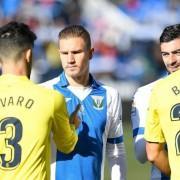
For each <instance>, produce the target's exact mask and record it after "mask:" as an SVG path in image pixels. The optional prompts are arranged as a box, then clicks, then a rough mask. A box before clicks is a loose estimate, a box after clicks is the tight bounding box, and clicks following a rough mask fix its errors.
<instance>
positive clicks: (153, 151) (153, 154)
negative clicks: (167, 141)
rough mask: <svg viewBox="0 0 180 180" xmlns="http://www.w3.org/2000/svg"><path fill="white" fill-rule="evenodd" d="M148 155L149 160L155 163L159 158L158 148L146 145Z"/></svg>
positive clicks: (149, 144)
mask: <svg viewBox="0 0 180 180" xmlns="http://www.w3.org/2000/svg"><path fill="white" fill-rule="evenodd" d="M146 154H147V160H148V161H149V162H151V163H154V162H155V160H156V159H157V158H158V155H159V151H158V149H157V148H154V147H153V145H151V143H148V142H147V143H146Z"/></svg>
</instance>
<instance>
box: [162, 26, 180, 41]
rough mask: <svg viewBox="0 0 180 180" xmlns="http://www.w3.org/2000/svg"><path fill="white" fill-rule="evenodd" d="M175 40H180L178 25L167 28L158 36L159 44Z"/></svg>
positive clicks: (179, 27)
mask: <svg viewBox="0 0 180 180" xmlns="http://www.w3.org/2000/svg"><path fill="white" fill-rule="evenodd" d="M176 38H180V24H175V25H171V26H167V27H166V28H165V29H164V30H163V32H162V34H161V36H160V43H163V42H169V41H172V40H174V39H176Z"/></svg>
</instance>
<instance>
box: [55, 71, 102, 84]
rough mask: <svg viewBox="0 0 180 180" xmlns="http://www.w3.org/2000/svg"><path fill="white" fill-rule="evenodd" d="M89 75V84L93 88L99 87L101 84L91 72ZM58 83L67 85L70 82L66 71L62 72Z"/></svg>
mask: <svg viewBox="0 0 180 180" xmlns="http://www.w3.org/2000/svg"><path fill="white" fill-rule="evenodd" d="M89 77H90V78H89V82H90V83H89V84H90V86H91V87H92V88H97V87H99V86H100V84H99V83H98V82H97V81H96V80H95V79H94V78H93V76H92V75H91V74H89ZM58 85H60V86H61V87H67V86H68V85H69V82H68V80H67V78H66V76H65V73H64V72H62V73H61V75H60V81H59V82H58Z"/></svg>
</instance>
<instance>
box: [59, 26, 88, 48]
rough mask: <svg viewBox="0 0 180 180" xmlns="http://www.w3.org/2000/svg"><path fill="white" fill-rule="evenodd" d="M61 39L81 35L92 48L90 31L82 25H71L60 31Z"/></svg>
mask: <svg viewBox="0 0 180 180" xmlns="http://www.w3.org/2000/svg"><path fill="white" fill-rule="evenodd" d="M58 37H59V40H61V39H68V38H73V37H81V38H82V39H83V40H84V42H85V43H86V47H87V48H88V49H90V48H91V38H90V34H89V32H88V31H87V30H86V29H85V28H84V27H83V26H81V25H70V26H67V27H65V28H64V29H63V30H62V31H60V32H59V35H58Z"/></svg>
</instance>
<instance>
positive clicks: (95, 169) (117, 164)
mask: <svg viewBox="0 0 180 180" xmlns="http://www.w3.org/2000/svg"><path fill="white" fill-rule="evenodd" d="M93 52H94V49H93V48H92V47H91V39H90V35H89V33H88V32H87V30H86V29H85V28H84V27H82V26H80V25H71V26H68V27H66V28H64V29H63V30H62V31H61V32H60V33H59V53H60V59H61V63H62V67H63V69H64V71H63V72H62V74H60V76H59V77H56V78H54V79H52V80H50V81H47V82H45V83H43V85H44V86H47V87H51V88H53V89H56V90H58V91H59V92H60V93H62V94H63V95H64V96H65V99H66V103H67V107H68V112H69V114H71V113H72V112H73V111H74V109H75V107H76V106H77V105H78V104H80V110H79V112H78V115H79V118H80V119H81V124H80V126H79V128H78V129H77V132H78V136H79V140H78V143H77V145H76V147H75V150H74V151H73V152H72V153H70V154H68V155H67V154H64V153H62V152H60V151H58V150H56V149H53V150H52V154H53V158H54V162H53V163H52V166H51V179H57V180H58V179H63V180H72V179H76V180H103V179H104V165H105V157H106V155H107V158H108V164H109V167H110V173H111V179H112V180H124V179H126V160H125V149H124V143H123V129H122V107H121V98H120V95H119V93H118V91H117V90H115V89H113V88H111V87H109V86H106V85H102V84H101V83H99V82H97V81H96V80H95V79H94V78H93V76H92V75H91V74H90V73H89V62H90V60H91V59H92V56H93Z"/></svg>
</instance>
